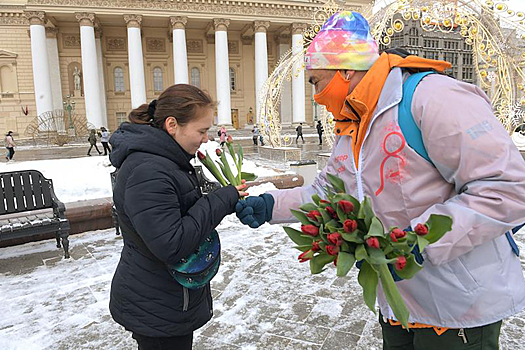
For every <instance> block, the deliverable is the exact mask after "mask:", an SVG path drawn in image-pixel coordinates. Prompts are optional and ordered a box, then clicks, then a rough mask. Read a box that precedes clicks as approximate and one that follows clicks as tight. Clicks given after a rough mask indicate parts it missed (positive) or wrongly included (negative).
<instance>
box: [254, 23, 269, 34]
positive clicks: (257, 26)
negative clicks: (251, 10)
mask: <svg viewBox="0 0 525 350" xmlns="http://www.w3.org/2000/svg"><path fill="white" fill-rule="evenodd" d="M269 27H270V21H254V22H253V31H254V32H256V33H266V31H267V30H268V28H269Z"/></svg>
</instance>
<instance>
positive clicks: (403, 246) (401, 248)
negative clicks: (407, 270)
mask: <svg viewBox="0 0 525 350" xmlns="http://www.w3.org/2000/svg"><path fill="white" fill-rule="evenodd" d="M390 244H391V245H392V247H393V248H394V249H395V250H396V251H397V252H399V253H400V254H401V255H404V254H408V253H410V251H411V250H412V246H410V245H409V244H408V241H402V242H401V241H400V242H392V243H390ZM398 255H399V254H398Z"/></svg>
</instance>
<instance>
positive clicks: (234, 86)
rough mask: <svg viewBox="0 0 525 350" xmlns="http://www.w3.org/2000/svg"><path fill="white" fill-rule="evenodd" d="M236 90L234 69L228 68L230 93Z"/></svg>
mask: <svg viewBox="0 0 525 350" xmlns="http://www.w3.org/2000/svg"><path fill="white" fill-rule="evenodd" d="M236 88H237V86H236V79H235V69H233V68H230V91H235V90H236Z"/></svg>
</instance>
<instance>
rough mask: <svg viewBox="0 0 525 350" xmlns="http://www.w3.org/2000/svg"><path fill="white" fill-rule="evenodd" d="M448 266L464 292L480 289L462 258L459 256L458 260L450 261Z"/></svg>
mask: <svg viewBox="0 0 525 350" xmlns="http://www.w3.org/2000/svg"><path fill="white" fill-rule="evenodd" d="M448 265H449V266H450V269H451V271H452V273H453V274H454V275H455V276H456V278H457V280H458V281H459V283H460V284H461V285H462V286H463V288H464V289H465V291H466V292H468V293H471V292H474V291H475V290H476V289H478V288H479V287H480V285H479V283H478V281H476V279H475V278H474V276H473V275H472V274H471V273H470V271H469V270H468V268H467V267H466V265H465V262H464V261H463V257H461V256H460V257H459V258H457V259H454V260H452V261H451V262H450V263H449V264H448Z"/></svg>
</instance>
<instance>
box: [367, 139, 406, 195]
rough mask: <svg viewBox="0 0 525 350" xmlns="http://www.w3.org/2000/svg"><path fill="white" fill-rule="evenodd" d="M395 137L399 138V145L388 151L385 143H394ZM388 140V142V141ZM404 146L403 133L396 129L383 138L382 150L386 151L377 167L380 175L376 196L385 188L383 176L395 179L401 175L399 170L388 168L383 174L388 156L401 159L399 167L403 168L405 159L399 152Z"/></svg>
mask: <svg viewBox="0 0 525 350" xmlns="http://www.w3.org/2000/svg"><path fill="white" fill-rule="evenodd" d="M397 138H399V139H400V140H401V145H400V146H398V147H397V149H396V150H394V151H389V150H388V147H387V143H390V144H392V143H393V145H396V144H397V143H396V139H397ZM389 140H390V142H388V141H389ZM405 146H406V141H405V138H404V137H403V134H401V133H400V132H398V131H392V132H390V133H388V134H387V135H386V137H385V139H384V140H383V151H384V152H385V153H386V157H385V159H383V161H382V162H381V167H380V168H379V172H380V176H381V186H379V188H378V189H377V191H376V192H375V194H376V196H378V195H379V194H381V192H383V189H384V188H385V178H387V179H390V180H396V178H397V179H399V177H400V175H401V172H400V171H399V170H397V171H393V170H389V171H387V174H386V176H385V164H386V161H387V160H389V159H390V158H397V159H399V160H401V165H400V168H404V167H405V165H406V160H405V159H404V158H403V157H401V156H400V155H399V153H400V152H401V151H402V150H403V149H404V148H405Z"/></svg>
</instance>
